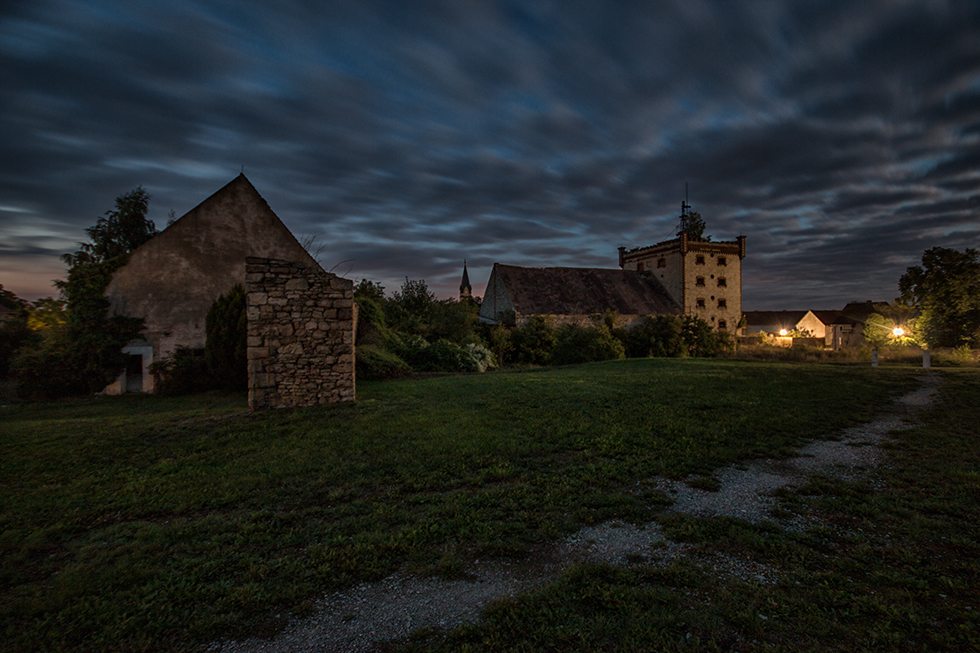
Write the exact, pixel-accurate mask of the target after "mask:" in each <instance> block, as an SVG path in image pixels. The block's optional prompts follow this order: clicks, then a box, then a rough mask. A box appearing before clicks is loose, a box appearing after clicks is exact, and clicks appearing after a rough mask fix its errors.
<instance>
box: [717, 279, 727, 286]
mask: <svg viewBox="0 0 980 653" xmlns="http://www.w3.org/2000/svg"><path fill="white" fill-rule="evenodd" d="M727 285H728V282H727V281H725V277H718V287H724V286H727Z"/></svg>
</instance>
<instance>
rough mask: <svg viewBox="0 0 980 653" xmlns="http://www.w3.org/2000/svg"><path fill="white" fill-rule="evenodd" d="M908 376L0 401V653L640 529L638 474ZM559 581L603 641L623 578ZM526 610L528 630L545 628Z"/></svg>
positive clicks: (679, 473) (172, 637) (665, 369)
mask: <svg viewBox="0 0 980 653" xmlns="http://www.w3.org/2000/svg"><path fill="white" fill-rule="evenodd" d="M914 375H915V371H914V370H911V369H901V368H887V367H885V368H878V369H876V370H872V369H871V368H870V367H866V366H861V367H840V366H819V365H814V366H800V365H784V364H747V363H744V362H738V361H721V360H690V359H689V360H679V359H643V360H625V361H615V362H605V363H597V364H590V365H584V366H574V367H565V368H558V369H550V370H539V371H523V372H514V373H500V374H494V375H486V376H463V377H438V378H428V379H422V380H416V381H409V382H403V383H394V384H385V383H374V384H372V383H362V384H361V387H360V389H359V395H360V401H358V402H357V403H356V404H345V405H333V406H320V407H315V408H309V409H302V410H289V411H271V412H268V413H260V414H254V415H249V414H247V413H246V412H245V406H246V402H245V397H244V395H242V394H215V393H205V394H200V395H195V396H192V397H182V398H180V399H171V398H167V397H151V396H129V397H121V398H103V399H99V400H96V399H84V400H72V401H66V402H57V403H46V404H22V405H14V406H8V407H6V408H2V409H0V410H2V414H0V447H2V449H0V506H2V507H0V585H2V587H3V592H0V621H2V623H3V624H4V639H3V644H2V645H0V648H2V649H3V650H8V651H34V650H79V651H85V650H112V649H116V650H122V649H125V650H133V649H143V650H196V649H197V647H198V646H199V645H200V644H201V643H204V642H208V641H213V640H215V639H218V638H220V637H226V636H235V637H244V636H247V635H257V634H259V635H261V634H266V635H268V634H271V633H273V632H274V631H275V630H276V629H278V628H281V627H282V626H283V625H284V624H285V622H286V620H287V619H288V618H289V615H291V614H303V613H305V612H306V611H307V610H309V609H310V608H311V607H312V601H314V600H315V599H316V598H317V597H318V596H319V595H320V594H321V593H322V592H324V591H327V590H329V589H330V588H342V587H347V586H349V585H350V584H352V583H355V582H358V581H362V580H375V579H379V578H382V577H384V576H385V575H387V574H389V573H391V572H392V571H394V570H396V569H399V568H401V569H405V570H407V571H408V572H410V573H422V574H425V573H430V572H436V571H438V570H439V569H459V568H461V567H462V563H463V561H465V560H466V559H468V558H469V557H470V556H477V557H482V556H488V555H505V556H506V555H509V556H520V555H521V554H522V553H523V552H525V551H527V550H528V548H529V547H531V546H533V545H535V544H537V543H541V542H545V541H548V540H552V539H554V538H557V537H561V536H562V535H564V534H567V533H570V532H572V531H574V530H575V529H577V528H579V527H580V526H581V525H583V524H594V523H597V522H601V521H604V520H607V519H612V518H620V519H626V520H629V521H632V522H634V523H646V522H648V521H650V520H652V519H655V518H657V515H658V514H659V513H660V511H661V510H662V508H663V506H664V505H665V502H667V498H666V497H665V496H663V495H661V494H660V493H659V492H657V491H656V489H655V483H654V482H653V479H654V478H655V477H657V476H660V475H663V476H668V477H671V478H684V477H685V476H687V475H688V474H699V475H710V474H711V473H712V472H713V471H714V470H715V469H717V468H718V467H722V466H725V465H728V464H730V463H732V462H734V461H736V460H739V459H744V458H755V457H759V456H767V455H775V456H779V455H782V454H784V453H785V452H786V451H787V450H788V448H789V447H791V446H795V445H797V444H799V442H800V439H801V438H807V437H817V436H821V435H830V434H832V433H833V432H834V431H835V430H837V429H839V428H842V427H844V426H848V425H851V424H854V423H856V422H857V421H860V420H867V419H870V418H871V417H872V415H873V414H874V413H875V412H876V410H878V408H879V407H880V406H882V405H885V404H886V403H887V401H888V398H889V397H890V396H891V395H893V394H894V393H897V392H902V391H905V390H906V389H908V388H909V387H911V384H912V383H913V377H914ZM969 387H970V388H972V387H973V386H969ZM974 392H975V390H974ZM826 406H834V410H833V411H829V412H828V411H827V410H826V409H825V407H826ZM941 442H942V441H941V438H938V439H937V440H936V446H937V447H940V446H942V445H941ZM957 455H958V454H957ZM964 478H965V477H964ZM974 523H976V520H974ZM680 527H681V525H680V524H678V528H680ZM740 528H741V527H740ZM712 529H715V527H712ZM729 530H731V529H729V528H728V527H727V526H723V527H721V532H722V533H727V532H729ZM691 532H692V533H697V532H700V531H696V530H695V531H691ZM706 532H707V533H714V532H716V530H709V531H706ZM732 532H736V531H732ZM738 532H743V531H738ZM744 532H745V533H746V535H745V538H747V540H746V541H747V542H759V541H761V542H764V541H765V537H768V536H765V535H764V533H763V534H762V535H752V534H753V533H756V531H755V530H753V529H748V530H746V531H744ZM750 536H751V537H750ZM692 537H693V535H692ZM780 537H781V536H780ZM705 538H706V542H707V543H708V544H710V543H711V542H713V541H714V540H715V539H717V537H716V536H715V535H706V536H705ZM753 538H755V539H753ZM760 538H762V539H760ZM792 551H795V549H792ZM774 555H775V554H774ZM681 571H683V570H681ZM575 573H579V574H580V576H581V578H583V579H585V580H584V581H583V582H585V583H586V585H585V586H582V585H576V584H575V583H573V586H578V587H580V589H581V592H579V593H577V594H574V593H573V594H569V595H568V598H569V599H572V598H573V597H582V599H583V601H584V602H581V603H578V604H577V605H579V607H580V608H582V609H584V608H585V607H586V606H588V605H590V604H594V605H597V606H603V605H604V606H605V607H602V608H601V610H599V611H598V612H596V615H598V617H600V618H605V617H609V619H610V621H608V622H606V623H609V624H612V623H614V622H617V621H621V620H623V619H624V618H627V619H628V618H629V614H628V613H624V612H617V610H618V608H617V607H616V606H617V605H619V604H620V603H622V602H621V599H620V598H617V597H619V592H620V590H619V589H618V587H619V585H616V584H614V585H602V584H598V581H597V580H596V579H601V578H613V579H615V577H616V575H617V574H619V573H620V572H606V571H601V572H593V571H588V570H586V571H585V572H575ZM610 573H612V574H613V576H610V575H609V574H610ZM624 573H632V572H624ZM659 573H660V572H655V571H652V570H651V571H650V574H652V575H651V576H648V577H647V578H648V579H655V578H658V577H659V576H657V574H659ZM677 573H680V575H676V574H675V573H674V572H673V571H672V572H670V574H669V575H667V576H664V577H663V581H664V582H663V583H660V589H659V590H657V591H660V592H668V593H666V594H662V596H664V597H665V600H666V598H667V597H669V598H670V601H671V602H676V601H675V600H676V599H678V598H680V599H681V602H680V604H682V605H684V604H686V603H685V602H689V601H690V599H689V598H684V596H683V592H684V591H686V590H687V589H690V587H691V586H690V585H685V584H684V583H695V584H705V585H707V584H708V580H707V579H706V578H704V577H702V576H698V575H697V574H695V573H694V572H693V571H692V572H684V573H681V572H677ZM596 574H598V576H596ZM590 578H591V579H592V580H589V579H590ZM623 578H625V579H626V580H627V581H630V580H631V579H633V577H623ZM685 578H686V579H688V580H683V579H685ZM641 580H642V579H641ZM682 580H683V582H681V581H682ZM563 582H567V581H563ZM957 582H958V581H957ZM576 583H577V581H576ZM644 583H646V584H642V583H641V584H637V585H636V587H637V588H638V591H639V590H640V589H643V588H648V587H651V585H650V583H647V582H646V581H644ZM589 588H594V589H589ZM607 589H608V593H607ZM745 591H746V592H747V591H748V590H745ZM549 592H550V590H549ZM582 592H586V593H585V594H583V593H582ZM594 592H598V595H596V594H593V593H594ZM605 595H608V596H609V597H610V602H609V603H608V604H604V603H598V604H595V603H594V601H595V600H596V599H594V598H588V597H589V596H605ZM544 596H552V597H554V596H556V595H555V594H554V593H551V594H545V595H544ZM644 601H647V599H644ZM658 601H659V599H658ZM655 603H656V601H655ZM521 605H522V606H523V607H520V608H519V609H520V610H522V611H523V610H527V609H529V608H527V607H526V604H521ZM622 605H624V606H627V605H628V602H626V603H622ZM644 605H649V603H644ZM746 605H747V606H753V605H755V603H748V604H746ZM564 609H565V608H562V610H564ZM576 609H578V608H576ZM624 609H625V608H624ZM530 610H531V612H536V611H537V608H533V607H532V608H530ZM544 614H545V613H544V612H538V613H537V615H538V616H536V617H534V619H531V620H530V621H528V628H527V632H528V633H529V634H533V633H537V632H539V629H544V628H546V627H547V625H546V622H547V618H546V617H545V616H544ZM698 614H699V613H687V614H686V616H684V621H685V625H684V626H683V628H688V627H693V625H692V621H691V619H689V616H690V615H694V616H697V615H698ZM579 618H581V619H585V618H586V615H585V614H584V613H583V614H582V615H581V616H580V617H579ZM656 618H657V617H656V615H655V614H654V615H652V616H651V615H647V617H645V618H644V620H643V621H644V622H646V623H649V620H650V619H656ZM552 623H553V624H558V623H559V622H552ZM561 623H566V624H567V625H568V626H569V628H573V627H574V628H573V630H571V631H569V632H571V633H573V634H574V633H575V632H580V631H576V630H575V629H578V628H579V626H576V625H574V624H573V623H572V622H561ZM582 623H583V624H584V625H583V626H582V627H581V628H583V629H589V630H593V629H594V630H595V631H596V632H601V631H602V630H603V628H602V627H597V626H596V624H595V623H591V624H590V623H589V622H586V621H583V622H582ZM671 624H673V625H671ZM650 627H651V628H652V627H653V626H652V625H651V626H650ZM697 627H698V628H701V626H697ZM801 627H805V624H802V625H801ZM660 628H661V629H662V630H663V632H665V633H672V634H676V633H677V632H679V629H680V628H681V626H678V625H677V624H676V623H675V622H672V621H670V620H669V619H668V620H667V621H663V622H661V624H660ZM503 632H504V633H505V634H506V633H509V635H504V636H510V637H518V636H519V634H518V633H516V632H515V631H513V630H508V628H507V627H506V626H504V627H503ZM540 632H544V631H543V630H542V631H540ZM624 632H626V631H624ZM683 632H688V631H683ZM683 632H682V636H683ZM696 632H698V633H699V632H701V631H700V630H698V631H696ZM553 634H554V635H555V636H556V637H558V636H559V635H560V633H553ZM627 634H628V632H627ZM709 634H710V633H709ZM570 636H571V635H570ZM578 636H584V635H581V634H580V635H578ZM460 641H466V642H469V641H470V640H460ZM492 641H504V640H499V639H493V640H492ZM555 641H566V640H563V639H560V638H559V639H556V640H555ZM583 641H590V640H583ZM623 641H624V642H629V641H631V640H630V639H624V640H623ZM623 646H624V647H625V646H626V644H623ZM583 647H585V648H588V646H585V645H583Z"/></svg>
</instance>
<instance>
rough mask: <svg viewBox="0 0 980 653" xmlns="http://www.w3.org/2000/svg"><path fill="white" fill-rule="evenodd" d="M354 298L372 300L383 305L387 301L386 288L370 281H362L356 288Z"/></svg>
mask: <svg viewBox="0 0 980 653" xmlns="http://www.w3.org/2000/svg"><path fill="white" fill-rule="evenodd" d="M354 298H355V299H372V300H374V301H375V302H378V303H379V304H381V303H383V302H384V300H385V287H384V286H382V285H381V284H380V283H376V282H374V281H370V280H368V279H361V280H360V281H359V282H358V283H357V285H356V286H354Z"/></svg>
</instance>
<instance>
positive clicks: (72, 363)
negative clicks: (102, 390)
mask: <svg viewBox="0 0 980 653" xmlns="http://www.w3.org/2000/svg"><path fill="white" fill-rule="evenodd" d="M11 375H12V376H14V377H15V378H16V379H17V381H18V383H17V395H18V396H19V397H21V398H22V399H30V400H34V401H40V400H46V399H57V398H59V397H71V396H77V395H84V394H86V393H87V392H88V391H89V390H90V378H89V377H88V376H87V375H86V374H84V373H83V372H82V368H81V366H80V365H79V361H78V355H77V350H76V349H75V348H74V347H73V346H72V344H71V341H70V340H69V339H68V338H67V337H66V336H65V334H64V333H56V334H50V335H49V337H47V338H45V339H44V341H43V342H42V343H41V344H40V345H38V346H36V347H24V348H22V349H20V350H19V351H18V352H17V353H16V354H15V355H14V358H13V360H12V361H11Z"/></svg>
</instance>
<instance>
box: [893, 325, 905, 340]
mask: <svg viewBox="0 0 980 653" xmlns="http://www.w3.org/2000/svg"><path fill="white" fill-rule="evenodd" d="M892 335H893V336H895V337H896V338H901V337H902V336H903V335H905V329H903V328H902V327H895V328H894V329H892Z"/></svg>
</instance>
